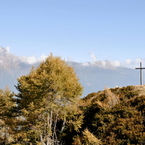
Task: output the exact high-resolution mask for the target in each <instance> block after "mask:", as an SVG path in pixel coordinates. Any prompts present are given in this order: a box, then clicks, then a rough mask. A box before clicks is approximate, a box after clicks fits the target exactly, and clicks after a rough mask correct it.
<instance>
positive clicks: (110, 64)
mask: <svg viewBox="0 0 145 145" xmlns="http://www.w3.org/2000/svg"><path fill="white" fill-rule="evenodd" d="M90 58H92V61H91V62H86V63H83V64H82V65H83V66H89V65H96V66H98V67H102V68H110V69H111V68H115V67H127V68H132V69H134V68H136V67H139V63H140V62H142V63H143V64H145V58H136V59H135V60H132V59H129V58H128V59H126V60H124V61H119V60H97V59H96V58H97V57H96V56H95V54H94V53H93V52H91V53H90Z"/></svg>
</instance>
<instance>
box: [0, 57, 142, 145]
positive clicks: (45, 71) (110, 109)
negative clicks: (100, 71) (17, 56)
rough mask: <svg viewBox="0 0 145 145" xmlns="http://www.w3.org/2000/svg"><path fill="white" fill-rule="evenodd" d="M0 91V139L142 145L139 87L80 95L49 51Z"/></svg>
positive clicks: (28, 143) (23, 143)
mask: <svg viewBox="0 0 145 145" xmlns="http://www.w3.org/2000/svg"><path fill="white" fill-rule="evenodd" d="M16 88H17V90H18V93H17V94H13V93H12V92H11V91H10V90H8V89H6V90H0V144H2V145H3V144H4V145H71V144H72V145H108V144H110V145H129V144H145V126H144V124H145V86H127V87H123V88H114V89H105V90H104V91H99V92H97V93H91V94H89V95H87V96H86V97H85V98H82V99H80V96H81V94H82V89H83V88H82V86H81V84H80V83H79V82H78V78H77V77H76V74H75V73H74V70H73V69H72V68H71V67H70V66H68V65H67V64H66V63H65V62H64V61H63V60H61V59H60V58H59V57H53V56H52V55H50V56H49V57H48V58H47V59H46V61H44V62H42V63H41V64H40V66H39V67H37V68H36V69H34V68H33V69H32V70H31V72H30V73H29V74H28V75H26V76H21V77H20V78H19V79H18V84H17V86H16Z"/></svg>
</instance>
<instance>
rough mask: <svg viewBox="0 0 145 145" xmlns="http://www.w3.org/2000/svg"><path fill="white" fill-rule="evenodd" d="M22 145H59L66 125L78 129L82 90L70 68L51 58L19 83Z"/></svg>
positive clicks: (57, 58) (20, 79)
mask: <svg viewBox="0 0 145 145" xmlns="http://www.w3.org/2000/svg"><path fill="white" fill-rule="evenodd" d="M16 88H17V90H18V92H19V93H18V94H17V98H18V101H17V103H18V108H19V110H20V112H19V113H20V116H21V117H22V118H23V119H22V121H21V125H20V126H19V127H20V131H21V134H22V135H23V139H22V140H21V143H23V144H27V143H32V144H42V145H45V144H49V145H54V144H59V143H60V140H61V137H62V135H63V132H64V130H65V128H66V125H67V126H69V129H70V130H78V128H79V127H80V126H81V118H82V116H81V115H79V112H78V111H79V110H78V105H77V102H78V100H79V97H80V96H81V95H82V89H83V88H82V86H81V85H80V83H79V80H78V78H77V77H76V74H75V72H74V70H73V68H72V67H70V66H68V65H67V64H66V62H65V61H63V60H61V58H59V57H54V56H52V55H50V56H48V58H47V59H46V60H45V61H44V62H42V63H41V64H40V65H39V67H37V68H36V69H34V68H32V70H31V72H30V73H29V74H28V75H26V76H22V77H20V78H19V79H18V84H17V86H16Z"/></svg>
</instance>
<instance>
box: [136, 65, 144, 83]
mask: <svg viewBox="0 0 145 145" xmlns="http://www.w3.org/2000/svg"><path fill="white" fill-rule="evenodd" d="M135 69H140V85H142V70H143V69H145V67H142V62H140V67H139V68H135Z"/></svg>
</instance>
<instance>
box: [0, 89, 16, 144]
mask: <svg viewBox="0 0 145 145" xmlns="http://www.w3.org/2000/svg"><path fill="white" fill-rule="evenodd" d="M13 96H14V94H13V93H12V92H11V91H10V90H9V89H8V88H5V89H4V90H2V89H0V144H10V143H11V142H13V141H14V129H15V126H16V119H15V118H14V112H13V108H14V107H15V106H16V104H15V103H14V98H13Z"/></svg>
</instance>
